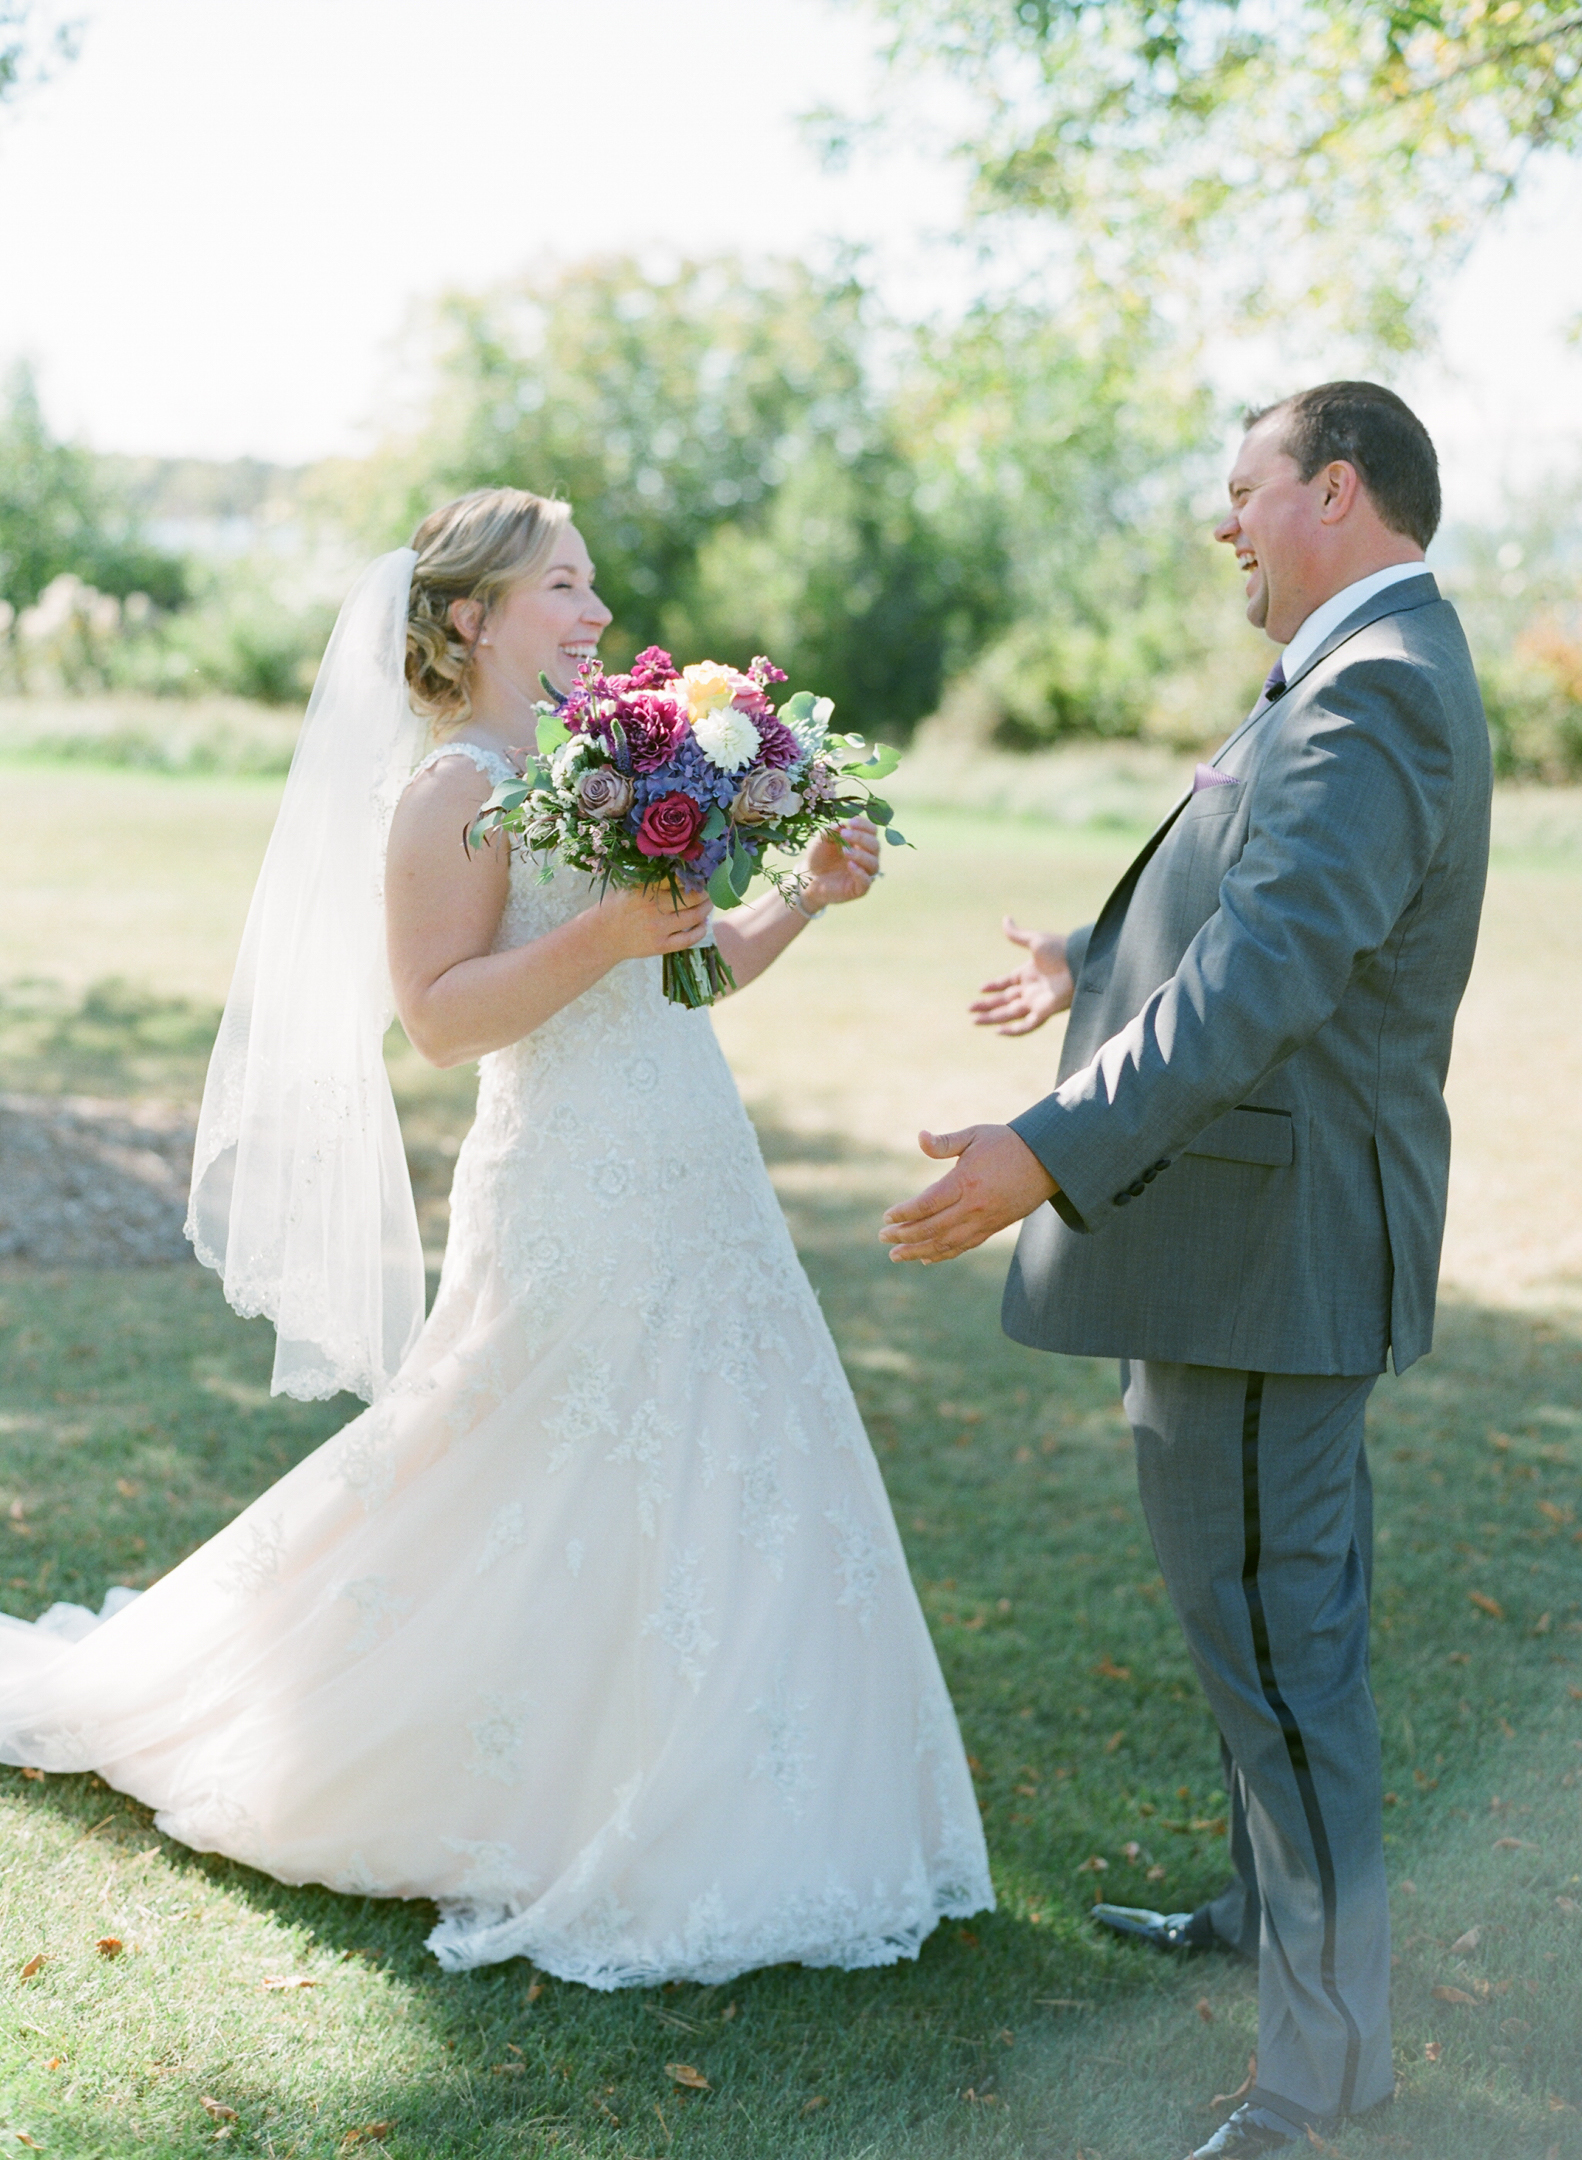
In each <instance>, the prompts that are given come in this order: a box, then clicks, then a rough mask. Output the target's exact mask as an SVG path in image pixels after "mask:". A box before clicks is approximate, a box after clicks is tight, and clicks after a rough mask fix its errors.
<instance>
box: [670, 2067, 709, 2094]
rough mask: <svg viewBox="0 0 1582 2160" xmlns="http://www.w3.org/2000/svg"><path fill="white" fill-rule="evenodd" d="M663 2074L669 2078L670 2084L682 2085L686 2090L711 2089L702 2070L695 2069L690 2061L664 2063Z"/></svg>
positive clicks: (701, 2090) (703, 2090) (704, 2090)
mask: <svg viewBox="0 0 1582 2160" xmlns="http://www.w3.org/2000/svg"><path fill="white" fill-rule="evenodd" d="M665 2076H666V2077H667V2078H669V2080H670V2082H671V2083H672V2085H684V2086H685V2087H686V2089H687V2091H688V2092H711V2091H712V2090H713V2087H712V2086H711V2085H710V2084H709V2081H708V2079H707V2078H706V2077H705V2076H704V2075H703V2072H702V2071H701V2070H695V2069H694V2068H693V2067H692V2065H691V2063H666V2064H665Z"/></svg>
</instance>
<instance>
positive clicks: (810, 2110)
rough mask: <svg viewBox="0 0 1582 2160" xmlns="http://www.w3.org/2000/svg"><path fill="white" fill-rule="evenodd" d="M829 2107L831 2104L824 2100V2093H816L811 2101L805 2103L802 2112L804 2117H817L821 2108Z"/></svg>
mask: <svg viewBox="0 0 1582 2160" xmlns="http://www.w3.org/2000/svg"><path fill="white" fill-rule="evenodd" d="M828 2106H829V2102H828V2101H827V2100H826V2099H825V2098H824V2095H823V2094H822V2093H815V2094H814V2095H813V2097H812V2099H811V2100H804V2101H803V2103H802V2112H803V2114H804V2115H816V2114H817V2113H818V2111H819V2109H820V2108H821V2107H828Z"/></svg>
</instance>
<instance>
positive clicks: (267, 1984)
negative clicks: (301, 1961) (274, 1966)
mask: <svg viewBox="0 0 1582 2160" xmlns="http://www.w3.org/2000/svg"><path fill="white" fill-rule="evenodd" d="M260 1984H261V1986H262V1987H263V1990H264V1992H265V1994H266V1995H270V1994H275V1993H277V1992H278V1991H279V1990H280V1989H282V1988H305V1987H317V1986H318V1984H319V1983H318V1982H317V1981H316V1980H309V1979H307V1978H306V1977H305V1975H303V1974H301V1973H276V1974H273V1975H272V1976H271V1977H270V1978H269V1979H267V1980H265V1981H263V1982H261V1983H260Z"/></svg>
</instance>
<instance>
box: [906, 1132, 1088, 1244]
mask: <svg viewBox="0 0 1582 2160" xmlns="http://www.w3.org/2000/svg"><path fill="white" fill-rule="evenodd" d="M917 1144H918V1146H919V1147H920V1148H921V1149H922V1150H923V1153H924V1154H925V1155H931V1156H932V1157H933V1158H934V1160H935V1161H936V1162H945V1161H948V1160H949V1159H950V1157H952V1156H954V1157H955V1158H956V1162H955V1167H954V1168H953V1169H951V1170H948V1171H947V1172H946V1173H945V1175H944V1176H943V1177H942V1178H941V1179H940V1180H939V1181H938V1183H937V1184H934V1185H930V1186H929V1188H928V1190H927V1191H926V1192H921V1193H919V1194H918V1196H917V1198H916V1199H915V1200H907V1201H903V1202H902V1203H901V1204H900V1205H899V1206H897V1207H893V1208H890V1209H889V1210H888V1211H887V1213H886V1215H885V1218H884V1227H883V1228H882V1229H881V1230H880V1232H879V1235H880V1237H881V1238H882V1239H883V1240H884V1242H885V1244H886V1245H888V1246H889V1247H890V1258H891V1259H892V1260H955V1259H958V1258H959V1257H960V1255H961V1254H962V1253H964V1252H971V1251H972V1249H973V1247H974V1246H975V1245H981V1244H982V1243H983V1241H984V1239H985V1238H991V1237H993V1235H994V1233H995V1231H996V1230H1003V1229H1004V1228H1005V1226H1006V1224H1007V1223H1013V1222H1020V1221H1021V1219H1022V1217H1023V1216H1024V1215H1031V1214H1032V1212H1033V1210H1034V1208H1035V1207H1040V1206H1042V1204H1043V1203H1044V1201H1046V1200H1049V1199H1052V1198H1053V1197H1054V1195H1055V1193H1056V1192H1057V1191H1058V1189H1059V1188H1058V1187H1057V1186H1056V1184H1055V1181H1054V1179H1053V1178H1052V1177H1051V1176H1050V1175H1049V1172H1048V1171H1047V1170H1046V1169H1045V1168H1044V1166H1043V1164H1042V1163H1041V1162H1040V1161H1039V1160H1038V1157H1037V1156H1036V1155H1035V1154H1034V1153H1033V1151H1032V1149H1031V1148H1030V1147H1028V1145H1027V1144H1026V1142H1025V1141H1023V1140H1019V1139H1018V1138H1017V1136H1016V1134H1015V1133H1013V1132H1012V1130H1011V1128H1010V1126H1009V1125H969V1126H968V1127H967V1128H966V1130H965V1131H964V1132H955V1133H930V1132H925V1133H919V1134H918V1136H917Z"/></svg>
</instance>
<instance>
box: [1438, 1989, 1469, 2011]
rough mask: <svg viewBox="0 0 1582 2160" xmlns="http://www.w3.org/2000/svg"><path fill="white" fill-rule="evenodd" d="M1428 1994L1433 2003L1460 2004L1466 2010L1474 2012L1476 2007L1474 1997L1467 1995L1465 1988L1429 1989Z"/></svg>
mask: <svg viewBox="0 0 1582 2160" xmlns="http://www.w3.org/2000/svg"><path fill="white" fill-rule="evenodd" d="M1429 1993H1430V1994H1431V1995H1432V1996H1433V1998H1434V2000H1435V2002H1443V2003H1460V2004H1461V2005H1462V2007H1463V2008H1464V2009H1467V2010H1476V2008H1477V2007H1478V1998H1477V1997H1476V1995H1469V1994H1468V1993H1467V1991H1466V1989H1465V1988H1458V1987H1436V1988H1430V1990H1429Z"/></svg>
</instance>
